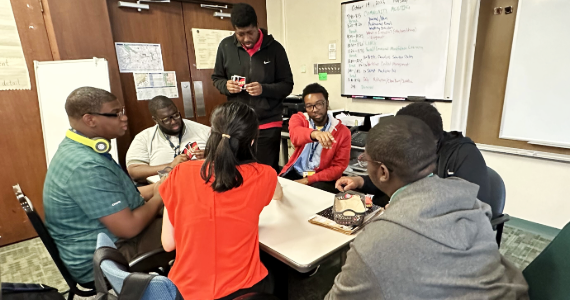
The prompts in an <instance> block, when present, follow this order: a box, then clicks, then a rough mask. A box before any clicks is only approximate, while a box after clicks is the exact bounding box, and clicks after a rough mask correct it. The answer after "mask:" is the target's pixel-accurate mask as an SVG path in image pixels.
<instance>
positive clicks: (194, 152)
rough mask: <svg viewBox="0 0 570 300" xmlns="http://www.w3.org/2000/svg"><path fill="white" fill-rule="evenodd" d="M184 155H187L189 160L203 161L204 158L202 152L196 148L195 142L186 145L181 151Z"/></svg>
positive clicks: (198, 147)
mask: <svg viewBox="0 0 570 300" xmlns="http://www.w3.org/2000/svg"><path fill="white" fill-rule="evenodd" d="M182 152H183V153H184V154H186V155H188V157H189V158H190V159H192V158H194V157H195V158H196V159H203V158H204V150H200V146H198V143H197V142H191V143H188V144H186V147H184V150H183V151H182Z"/></svg>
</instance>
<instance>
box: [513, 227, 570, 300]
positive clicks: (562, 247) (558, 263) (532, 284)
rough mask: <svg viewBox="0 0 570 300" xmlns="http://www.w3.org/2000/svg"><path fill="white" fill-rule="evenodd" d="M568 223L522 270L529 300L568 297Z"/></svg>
mask: <svg viewBox="0 0 570 300" xmlns="http://www.w3.org/2000/svg"><path fill="white" fill-rule="evenodd" d="M568 249H570V223H568V224H566V226H564V228H562V230H561V231H560V232H559V233H558V235H557V236H556V237H555V238H554V240H552V242H550V244H549V245H548V246H547V247H546V249H544V251H542V253H540V254H539V255H538V256H537V257H536V258H535V259H534V260H533V261H532V262H531V263H530V264H529V265H528V266H527V267H526V268H525V269H524V270H523V275H524V278H525V279H526V282H527V283H528V287H529V289H528V295H529V297H530V300H538V299H549V300H562V299H568V295H570V260H569V259H568Z"/></svg>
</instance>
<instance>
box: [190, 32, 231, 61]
mask: <svg viewBox="0 0 570 300" xmlns="http://www.w3.org/2000/svg"><path fill="white" fill-rule="evenodd" d="M233 33H234V32H233V31H232V30H216V29H200V28H192V39H193V42H194V54H195V55H196V69H198V70H203V69H213V68H214V65H215V64H216V54H217V53H218V46H219V45H220V42H221V41H222V40H223V39H224V38H226V37H228V36H230V35H232V34H233Z"/></svg>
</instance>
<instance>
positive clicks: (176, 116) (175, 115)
mask: <svg viewBox="0 0 570 300" xmlns="http://www.w3.org/2000/svg"><path fill="white" fill-rule="evenodd" d="M181 118H182V113H180V111H177V112H175V113H173V114H172V115H170V116H168V117H164V118H161V119H158V121H160V122H161V123H162V124H170V123H172V121H174V120H180V119H181ZM165 119H166V121H164V120H165ZM166 122H168V123H166Z"/></svg>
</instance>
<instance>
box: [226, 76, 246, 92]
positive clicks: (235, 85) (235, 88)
mask: <svg viewBox="0 0 570 300" xmlns="http://www.w3.org/2000/svg"><path fill="white" fill-rule="evenodd" d="M244 86H245V77H242V76H238V75H233V76H232V77H231V80H228V81H227V82H226V87H227V89H228V91H229V92H230V93H231V94H237V93H239V92H241V91H242V90H243V89H244Z"/></svg>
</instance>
